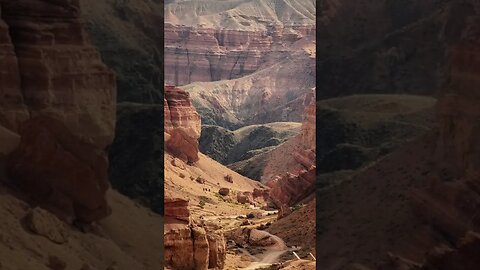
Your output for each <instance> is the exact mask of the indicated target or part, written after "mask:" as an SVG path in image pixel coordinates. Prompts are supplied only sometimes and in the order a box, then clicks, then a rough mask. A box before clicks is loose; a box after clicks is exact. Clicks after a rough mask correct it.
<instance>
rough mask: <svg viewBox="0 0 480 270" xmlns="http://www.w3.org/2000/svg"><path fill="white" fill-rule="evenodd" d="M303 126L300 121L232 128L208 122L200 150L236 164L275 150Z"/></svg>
mask: <svg viewBox="0 0 480 270" xmlns="http://www.w3.org/2000/svg"><path fill="white" fill-rule="evenodd" d="M300 126H301V124H300V123H293V122H276V123H268V124H264V125H252V126H246V127H243V128H239V129H237V130H235V131H230V130H227V129H224V128H222V127H218V126H210V125H204V126H203V127H202V135H201V136H200V141H199V144H200V151H201V152H202V153H204V154H206V155H208V156H209V157H211V158H213V159H215V160H217V161H218V162H220V163H222V164H225V165H227V164H232V163H235V162H238V161H241V160H245V159H249V158H251V157H252V156H256V155H258V154H261V153H263V152H265V151H268V150H271V149H272V148H273V147H275V146H277V145H279V144H281V143H283V142H284V141H286V140H288V139H289V138H290V137H293V136H295V135H297V134H298V132H299V129H300Z"/></svg>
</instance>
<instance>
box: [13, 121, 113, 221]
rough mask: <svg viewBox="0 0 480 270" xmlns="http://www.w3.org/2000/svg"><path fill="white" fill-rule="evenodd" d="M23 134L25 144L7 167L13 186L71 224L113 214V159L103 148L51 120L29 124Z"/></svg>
mask: <svg viewBox="0 0 480 270" xmlns="http://www.w3.org/2000/svg"><path fill="white" fill-rule="evenodd" d="M20 135H21V141H20V145H19V147H18V148H17V149H16V150H15V151H14V152H12V153H11V155H10V157H9V160H8V166H7V168H8V172H9V175H10V178H11V179H12V180H13V184H15V185H17V186H18V187H20V188H21V189H22V190H23V191H25V192H26V193H27V194H28V195H30V196H31V197H32V198H33V199H34V200H35V201H37V202H38V203H40V205H45V207H46V208H47V209H48V210H50V211H52V212H53V213H54V214H56V215H57V216H58V217H59V218H60V219H63V220H66V221H69V222H72V221H73V220H75V219H78V220H80V221H83V222H92V221H96V220H99V219H101V218H103V217H106V216H107V215H109V214H110V211H111V210H110V208H109V207H108V205H107V202H106V199H105V193H106V191H107V189H108V187H109V184H108V161H107V156H106V153H105V152H104V151H103V150H101V149H98V147H96V146H95V145H93V144H90V143H87V142H84V141H82V140H80V139H79V138H77V137H76V136H75V135H73V134H72V133H71V132H70V131H69V130H68V128H67V127H65V126H64V125H63V124H62V123H61V122H60V121H57V120H55V119H53V118H48V117H36V118H33V119H31V120H29V121H27V122H25V123H24V125H23V126H22V128H21V130H20ZM47 157H48V158H47Z"/></svg>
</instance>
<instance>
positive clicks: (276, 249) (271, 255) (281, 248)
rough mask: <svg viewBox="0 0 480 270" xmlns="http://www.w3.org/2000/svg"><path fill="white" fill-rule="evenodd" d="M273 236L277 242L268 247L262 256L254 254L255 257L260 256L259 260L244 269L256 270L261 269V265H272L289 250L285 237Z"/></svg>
mask: <svg viewBox="0 0 480 270" xmlns="http://www.w3.org/2000/svg"><path fill="white" fill-rule="evenodd" d="M272 237H273V238H275V239H276V244H275V245H273V246H270V247H268V248H267V250H266V251H265V252H263V253H262V254H261V255H260V256H256V257H255V256H254V257H255V258H258V257H260V258H259V261H258V262H253V263H251V264H250V265H249V266H248V267H247V268H243V269H245V270H254V269H259V268H260V267H265V266H270V265H272V264H274V263H277V262H278V259H279V258H280V256H282V255H283V254H284V253H285V252H287V251H288V250H289V249H288V248H287V245H286V244H285V242H284V241H283V239H281V238H280V237H278V236H276V235H272ZM247 252H248V251H247Z"/></svg>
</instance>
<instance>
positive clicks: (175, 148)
mask: <svg viewBox="0 0 480 270" xmlns="http://www.w3.org/2000/svg"><path fill="white" fill-rule="evenodd" d="M164 96H165V99H164V105H165V107H164V115H165V124H164V127H165V133H166V136H165V150H166V151H168V152H170V153H171V154H172V155H174V156H175V157H177V158H179V159H181V160H183V161H185V162H189V163H191V162H196V161H198V159H199V158H198V139H199V138H200V132H201V120H200V116H199V114H198V113H197V112H196V110H195V108H194V107H193V106H192V104H191V102H190V98H189V94H188V93H187V92H185V91H184V90H182V89H180V88H176V87H172V86H165V95H164Z"/></svg>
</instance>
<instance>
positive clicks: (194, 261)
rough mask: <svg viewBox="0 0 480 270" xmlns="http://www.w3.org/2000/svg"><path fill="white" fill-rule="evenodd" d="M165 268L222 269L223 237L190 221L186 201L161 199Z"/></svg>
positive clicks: (224, 256)
mask: <svg viewBox="0 0 480 270" xmlns="http://www.w3.org/2000/svg"><path fill="white" fill-rule="evenodd" d="M164 245H165V254H164V258H165V260H164V262H165V266H169V267H173V269H198V270H207V269H210V268H214V269H223V264H224V261H225V258H226V243H225V238H224V236H223V234H221V233H220V234H218V233H214V232H208V231H207V230H206V229H205V228H204V227H202V226H199V225H197V224H195V221H193V220H191V219H190V216H189V210H188V202H186V201H184V200H181V199H175V198H169V197H168V196H167V197H165V226H164Z"/></svg>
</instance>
